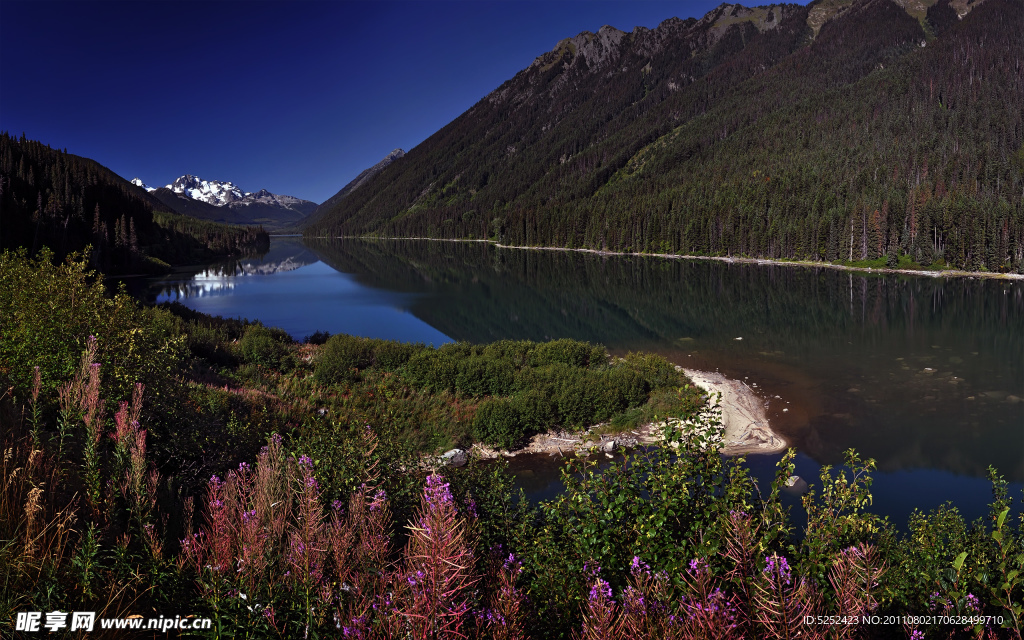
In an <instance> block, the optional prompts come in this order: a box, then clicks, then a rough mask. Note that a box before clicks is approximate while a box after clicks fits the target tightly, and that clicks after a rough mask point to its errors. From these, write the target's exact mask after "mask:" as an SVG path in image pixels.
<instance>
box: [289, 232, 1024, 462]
mask: <svg viewBox="0 0 1024 640" xmlns="http://www.w3.org/2000/svg"><path fill="white" fill-rule="evenodd" d="M308 245H309V246H310V247H311V248H312V249H313V250H314V251H316V253H317V254H318V255H319V256H320V258H321V259H322V260H323V261H324V262H326V263H327V264H329V265H331V266H332V267H334V268H335V269H337V270H339V271H341V272H344V273H351V274H354V275H355V276H356V278H357V280H358V281H359V282H360V283H362V284H364V285H366V286H368V287H373V288H379V289H386V290H389V291H401V292H419V293H427V294H429V295H423V296H421V297H419V298H417V300H416V301H415V303H414V304H413V305H412V306H411V308H410V311H411V312H412V313H413V314H415V315H416V316H417V317H419V318H421V319H423V320H424V321H426V322H427V323H429V324H430V325H431V326H433V327H435V328H437V329H438V330H440V331H441V332H443V333H444V334H445V335H448V336H450V337H452V338H453V339H456V340H467V341H471V342H487V341H492V340H497V339H502V338H514V339H530V340H545V339H549V338H563V337H568V338H576V339H579V340H588V341H591V342H597V343H602V344H605V345H606V346H608V347H609V349H611V350H612V351H613V352H615V353H625V352H627V351H631V350H649V351H656V352H658V353H661V354H663V355H665V356H666V357H667V358H669V359H670V360H671V361H673V362H676V363H678V364H683V365H685V366H691V367H693V368H698V369H699V368H708V369H712V370H714V369H719V370H721V371H722V372H723V373H724V374H726V375H728V376H731V377H735V378H739V379H745V380H747V382H748V383H749V384H751V385H752V386H754V385H756V386H754V389H755V391H758V392H759V393H761V395H762V397H764V398H765V400H766V402H767V404H768V413H769V417H770V419H771V420H772V424H773V425H774V426H775V427H776V428H777V429H778V430H780V431H781V432H783V433H784V434H785V435H786V436H787V437H788V438H789V439H790V441H791V442H792V443H793V444H794V445H796V446H797V447H798V448H799V449H800V450H801V451H804V452H805V453H807V454H808V455H810V456H811V457H813V458H814V459H815V460H817V461H819V462H823V463H838V462H841V461H842V452H843V451H844V450H846V449H848V448H851V447H852V448H856V449H857V450H858V451H859V452H861V453H862V454H863V455H866V456H870V457H873V458H875V459H876V460H878V463H879V468H880V469H881V470H885V471H895V470H899V469H915V468H916V469H920V468H925V469H927V468H939V469H945V470H948V471H952V472H954V473H957V474H966V475H970V476H975V477H979V476H984V473H985V470H986V468H987V467H988V466H989V465H995V466H996V467H997V468H998V469H999V471H1000V472H1001V473H1002V474H1004V475H1005V476H1007V477H1008V478H1010V479H1012V480H1014V481H1016V482H1019V481H1021V480H1022V479H1024V402H1022V401H1021V398H1024V283H1021V282H1020V281H1002V280H992V279H977V278H950V279H944V278H929V277H917V276H902V275H886V274H878V273H859V272H856V273H855V272H847V271H840V270H836V269H828V268H807V267H795V266H782V265H751V264H739V263H727V262H721V261H703V260H669V259H663V258H654V257H638V256H602V255H597V254H592V253H579V252H567V251H531V250H514V249H498V248H495V247H494V246H492V245H489V244H485V243H472V242H469V243H452V242H431V241H397V240H394V241H362V240H333V241H319V242H315V241H310V242H308ZM738 338H742V340H739V339H738ZM776 396H778V397H776Z"/></svg>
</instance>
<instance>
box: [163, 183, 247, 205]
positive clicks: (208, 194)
mask: <svg viewBox="0 0 1024 640" xmlns="http://www.w3.org/2000/svg"><path fill="white" fill-rule="evenodd" d="M167 188H168V189H170V190H171V191H173V192H175V193H180V194H182V195H186V196H188V197H189V198H192V199H193V200H200V201H202V202H205V203H207V204H212V205H215V206H218V207H223V206H224V205H226V204H231V203H232V202H238V201H240V200H243V199H245V198H246V196H249V195H252V194H250V193H248V192H245V191H242V190H241V189H240V188H238V187H236V186H235V185H234V184H232V183H230V182H221V181H219V180H203V179H202V178H200V177H198V176H193V175H183V176H181V177H180V178H178V179H177V180H175V181H174V182H173V183H171V184H169V185H167Z"/></svg>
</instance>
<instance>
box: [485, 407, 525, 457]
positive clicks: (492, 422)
mask: <svg viewBox="0 0 1024 640" xmlns="http://www.w3.org/2000/svg"><path fill="white" fill-rule="evenodd" d="M473 435H474V437H476V439H477V440H479V441H481V442H483V443H485V444H488V445H491V446H493V447H500V448H502V449H514V448H516V447H517V446H519V445H520V444H521V443H522V442H523V440H525V439H526V429H525V427H524V426H523V420H522V417H521V416H520V415H519V412H518V411H517V410H516V408H515V406H514V405H513V403H512V402H511V401H509V400H506V399H504V398H501V399H497V400H486V401H484V402H482V403H480V406H479V407H477V410H476V415H474V416H473Z"/></svg>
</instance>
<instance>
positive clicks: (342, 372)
mask: <svg viewBox="0 0 1024 640" xmlns="http://www.w3.org/2000/svg"><path fill="white" fill-rule="evenodd" d="M371 364H373V345H372V343H371V341H370V340H367V339H366V338H357V337H355V336H349V335H344V334H338V335H334V336H331V338H330V339H329V340H328V341H327V342H326V343H324V346H323V347H321V349H320V354H319V355H318V356H317V359H316V367H315V369H314V371H313V375H314V377H315V378H316V381H317V382H319V383H320V384H324V385H329V384H337V383H339V382H344V381H353V380H357V379H358V378H359V373H358V371H357V370H358V369H365V368H366V367H369V366H370V365H371Z"/></svg>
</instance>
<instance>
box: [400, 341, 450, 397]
mask: <svg viewBox="0 0 1024 640" xmlns="http://www.w3.org/2000/svg"><path fill="white" fill-rule="evenodd" d="M405 372H406V376H407V377H408V379H409V382H411V383H412V384H413V385H414V386H416V387H419V388H421V389H423V390H424V391H427V392H430V393H437V392H440V391H453V390H454V389H455V387H456V381H457V378H458V374H459V360H458V358H457V357H453V355H452V354H450V353H443V352H441V351H440V350H436V349H424V350H423V351H420V352H419V353H417V354H415V355H414V356H413V357H411V358H409V362H408V364H406V366H405Z"/></svg>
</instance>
